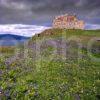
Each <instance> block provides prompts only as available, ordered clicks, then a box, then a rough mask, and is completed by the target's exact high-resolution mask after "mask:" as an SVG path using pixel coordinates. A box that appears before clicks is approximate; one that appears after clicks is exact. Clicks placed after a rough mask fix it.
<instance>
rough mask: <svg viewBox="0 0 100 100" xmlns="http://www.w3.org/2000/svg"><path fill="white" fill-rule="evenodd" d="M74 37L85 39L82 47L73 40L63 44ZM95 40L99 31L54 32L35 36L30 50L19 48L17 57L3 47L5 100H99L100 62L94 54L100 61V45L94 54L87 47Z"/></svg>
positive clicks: (0, 91) (1, 92) (1, 90)
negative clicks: (26, 53) (90, 41)
mask: <svg viewBox="0 0 100 100" xmlns="http://www.w3.org/2000/svg"><path fill="white" fill-rule="evenodd" d="M73 36H74V37H75V38H77V39H81V42H80V41H79V40H78V41H79V43H81V44H82V48H79V49H78V46H77V44H76V43H75V41H73V40H72V41H70V42H68V43H67V41H66V42H65V41H63V42H62V40H63V39H65V40H68V38H70V37H73ZM94 37H97V38H99V37H100V31H99V30H96V31H82V30H60V29H50V30H46V31H44V32H43V33H41V34H38V35H36V36H34V37H33V38H32V39H31V40H30V41H29V42H28V45H27V47H23V46H19V47H17V49H19V51H20V52H19V54H18V56H17V58H16V57H15V55H16V54H17V53H16V54H14V51H13V50H14V49H16V48H11V49H9V48H10V47H9V48H8V49H7V48H6V49H5V48H3V49H2V48H1V49H0V51H1V53H2V54H3V55H2V56H0V98H1V100H8V99H9V100H13V99H15V100H99V99H100V62H99V61H95V60H93V59H91V55H92V56H93V57H95V58H97V59H99V57H100V50H99V47H100V43H99V41H96V43H94V44H93V47H92V51H91V52H92V53H91V55H88V50H87V48H86V47H87V44H88V42H89V40H91V39H92V38H94ZM41 42H42V43H41ZM36 43H37V44H41V45H40V48H39V46H37V44H36ZM55 43H56V46H57V47H56V46H55ZM65 44H66V45H65ZM56 49H57V50H56ZM65 49H66V51H65ZM26 51H28V56H25V55H24V54H25V52H26ZM54 51H57V52H56V53H55V52H54ZM38 53H39V55H38ZM78 53H80V54H81V57H80V56H79V55H78ZM64 54H66V55H64ZM14 57H15V58H16V59H15V58H14ZM8 59H10V60H8ZM13 59H15V60H13Z"/></svg>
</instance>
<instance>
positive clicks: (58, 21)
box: [53, 14, 85, 29]
mask: <svg viewBox="0 0 100 100" xmlns="http://www.w3.org/2000/svg"><path fill="white" fill-rule="evenodd" d="M84 27H85V23H84V21H82V20H78V19H77V17H76V16H74V15H68V14H65V15H61V16H57V17H55V18H54V20H53V28H66V29H84Z"/></svg>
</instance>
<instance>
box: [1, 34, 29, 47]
mask: <svg viewBox="0 0 100 100" xmlns="http://www.w3.org/2000/svg"><path fill="white" fill-rule="evenodd" d="M28 39H29V38H28V37H24V36H20V35H12V34H0V46H14V45H17V44H21V43H24V42H25V41H26V40H28Z"/></svg>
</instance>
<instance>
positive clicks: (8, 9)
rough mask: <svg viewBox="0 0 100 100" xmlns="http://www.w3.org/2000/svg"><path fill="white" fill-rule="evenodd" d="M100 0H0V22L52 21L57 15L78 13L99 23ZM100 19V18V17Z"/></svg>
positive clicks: (87, 19)
mask: <svg viewBox="0 0 100 100" xmlns="http://www.w3.org/2000/svg"><path fill="white" fill-rule="evenodd" d="M99 10H100V0H0V23H26V24H27V23H28V24H44V23H50V22H51V21H52V19H53V17H54V16H55V15H59V14H65V13H76V14H77V15H78V17H79V18H82V19H83V20H85V21H87V22H88V23H98V24H100V23H99V21H98V22H97V20H98V19H99V18H100V11H99ZM99 20H100V19H99Z"/></svg>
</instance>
